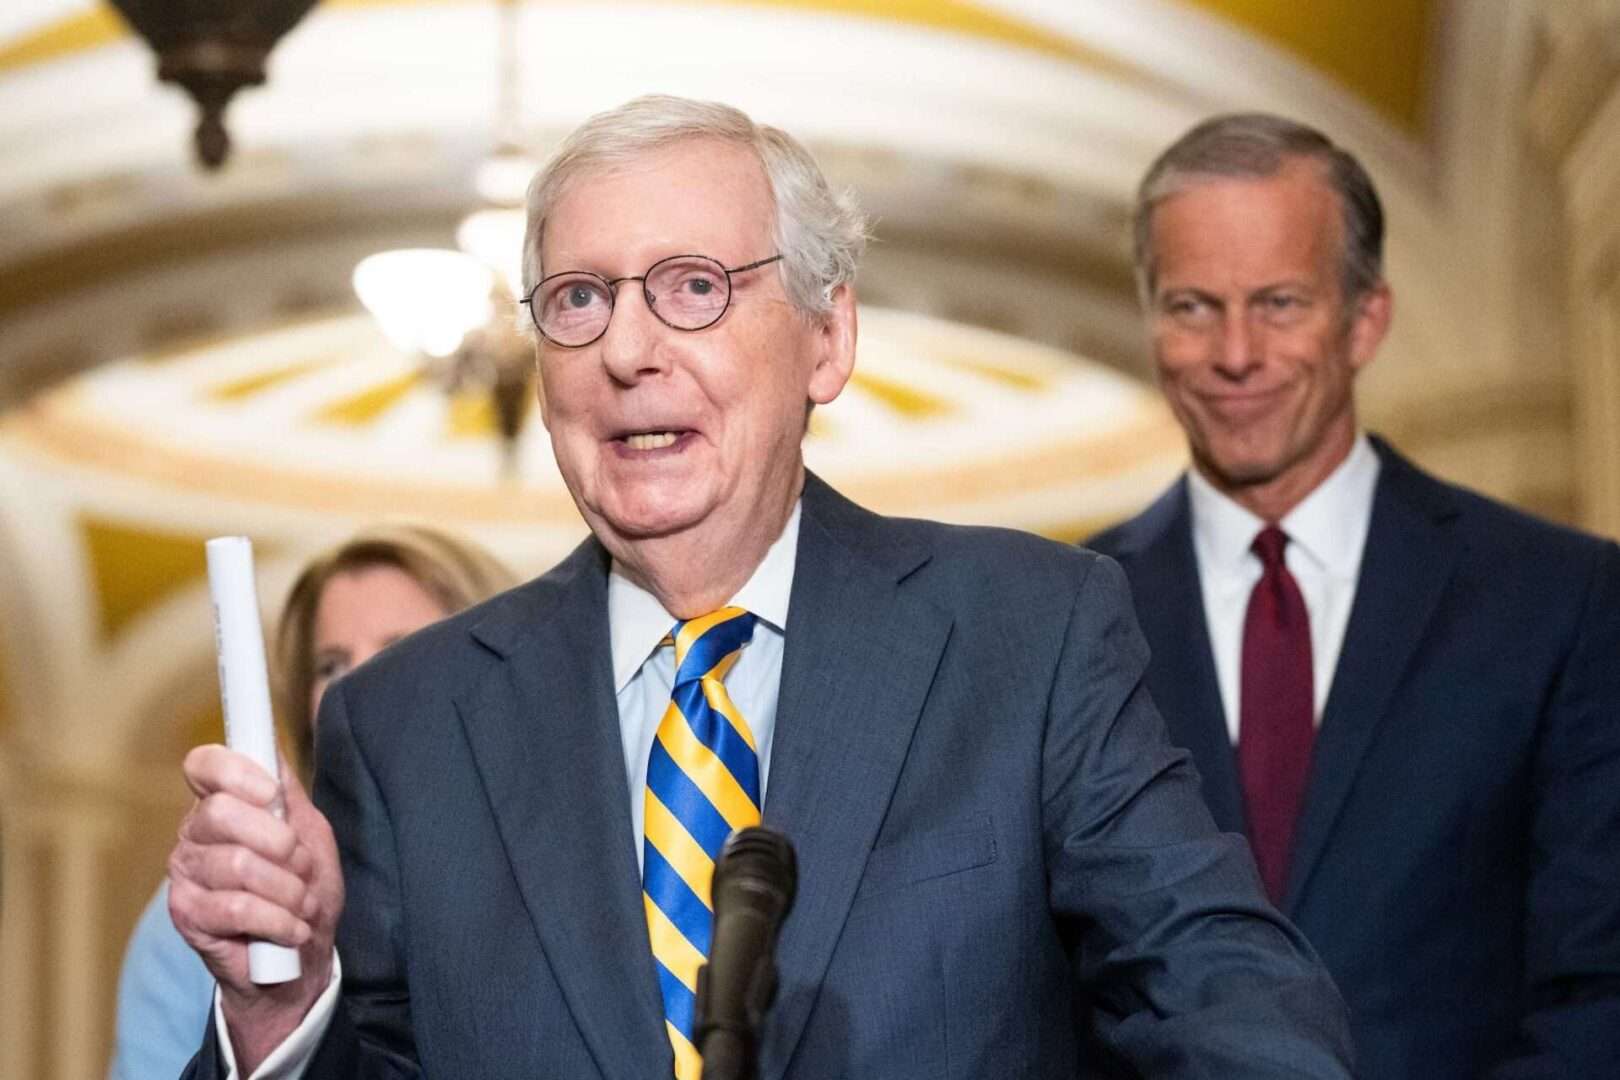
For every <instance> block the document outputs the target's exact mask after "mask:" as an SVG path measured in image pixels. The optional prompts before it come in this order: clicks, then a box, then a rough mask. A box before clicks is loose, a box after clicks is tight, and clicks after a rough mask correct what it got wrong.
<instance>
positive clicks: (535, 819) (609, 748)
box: [457, 541, 673, 1080]
mask: <svg viewBox="0 0 1620 1080" xmlns="http://www.w3.org/2000/svg"><path fill="white" fill-rule="evenodd" d="M606 578H607V559H606V555H605V553H604V552H603V551H602V549H601V548H600V547H599V546H598V545H597V544H596V543H595V542H594V541H587V542H586V543H585V544H584V545H582V546H581V547H580V548H579V549H578V550H576V551H575V553H574V554H573V555H572V556H570V557H569V559H568V560H567V561H566V562H564V563H563V564H562V565H561V566H559V567H558V568H557V569H556V570H554V571H552V572H551V573H550V574H547V575H546V576H545V577H544V578H542V579H541V580H540V581H538V582H536V583H534V584H532V585H530V586H527V587H526V588H525V590H524V592H523V593H520V594H517V595H516V596H515V597H514V599H515V600H519V601H522V603H513V604H510V605H508V606H507V608H505V609H504V610H503V611H500V612H497V613H496V614H495V615H493V616H492V617H491V618H490V619H488V620H485V621H484V622H483V623H480V624H479V625H478V626H477V627H475V628H474V633H475V635H476V636H478V637H479V639H480V640H482V641H483V642H484V643H485V644H486V645H488V646H489V647H491V648H493V649H494V650H495V651H496V652H498V653H500V654H501V655H503V656H504V657H505V663H503V664H499V665H496V666H495V667H493V668H492V669H491V671H490V673H489V674H488V675H487V677H486V678H485V679H484V680H483V681H482V682H481V683H480V684H478V685H477V686H476V687H475V688H473V689H472V690H471V691H470V692H469V693H468V694H466V695H465V696H464V697H463V698H462V699H461V700H459V701H458V703H457V705H458V708H460V710H461V717H462V722H463V724H464V726H465V727H466V730H467V737H468V739H469V741H470V742H471V744H472V748H473V754H474V758H475V760H476V762H477V767H478V770H479V774H480V776H481V778H482V780H483V783H484V787H485V790H486V792H487V794H488V796H489V803H490V806H491V808H492V810H493V812H494V815H495V819H496V822H497V825H498V827H499V829H500V834H501V838H502V841H503V843H504V844H505V847H506V853H507V858H508V859H509V860H510V862H511V868H512V873H513V875H514V876H515V877H516V879H517V883H518V888H519V891H520V892H521V893H522V896H523V900H524V904H525V906H526V907H527V908H528V912H529V916H530V918H531V919H532V920H533V922H534V928H535V931H536V933H537V934H538V935H539V938H540V942H541V945H542V947H543V948H544V950H545V954H546V959H547V961H548V962H549V966H550V969H551V972H552V973H553V974H554V975H555V977H556V979H557V982H558V984H559V985H560V986H561V988H562V993H563V996H564V998H565V999H566V1001H567V1004H568V1008H569V1010H570V1011H571V1012H572V1014H573V1016H574V1020H575V1023H576V1024H577V1026H578V1027H579V1030H580V1032H581V1034H582V1035H583V1037H584V1039H585V1041H586V1043H587V1044H588V1045H589V1047H590V1049H591V1053H592V1054H593V1055H594V1056H595V1058H596V1060H597V1062H598V1063H599V1064H600V1065H601V1068H602V1072H603V1074H604V1075H605V1076H607V1077H610V1078H613V1080H629V1078H631V1077H638V1076H646V1075H648V1073H649V1072H650V1071H652V1069H651V1066H652V1064H654V1063H655V1062H654V1061H652V1060H650V1059H649V1055H654V1054H659V1053H663V1054H664V1055H665V1056H666V1057H668V1054H669V1043H668V1040H667V1039H666V1037H665V1035H664V1025H663V1019H662V1016H663V1009H662V1005H661V1003H660V1001H659V997H658V990H657V978H656V975H655V974H654V970H653V966H652V959H651V953H650V952H649V949H648V946H647V927H646V916H645V914H644V912H643V911H642V905H641V882H640V876H639V874H638V872H637V869H636V853H635V850H634V846H633V834H632V829H631V822H630V810H629V803H628V794H627V790H626V780H625V771H624V750H623V745H622V743H621V741H620V736H619V722H618V710H617V706H616V703H615V701H614V696H613V675H612V662H611V646H610V643H609V637H608V628H607V593H606ZM659 1071H660V1072H662V1073H665V1074H668V1073H670V1072H671V1071H673V1059H670V1061H669V1064H668V1066H667V1067H665V1068H663V1069H661V1070H659Z"/></svg>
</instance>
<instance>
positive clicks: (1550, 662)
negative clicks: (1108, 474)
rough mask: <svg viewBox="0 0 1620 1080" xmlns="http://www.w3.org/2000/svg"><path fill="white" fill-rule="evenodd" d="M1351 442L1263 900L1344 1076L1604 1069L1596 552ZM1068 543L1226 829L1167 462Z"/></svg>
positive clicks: (1608, 882) (1605, 589)
mask: <svg viewBox="0 0 1620 1080" xmlns="http://www.w3.org/2000/svg"><path fill="white" fill-rule="evenodd" d="M1374 445H1375V447H1376V449H1377V451H1378V454H1379V457H1380V459H1381V460H1382V463H1383V464H1382V471H1381V473H1380V476H1379V481H1378V487H1377V491H1376V494H1375V496H1374V500H1373V513H1372V523H1371V529H1370V533H1369V535H1368V538H1367V546H1366V551H1365V554H1364V555H1363V557H1362V566H1361V576H1360V580H1359V581H1358V583H1357V586H1356V595H1355V600H1354V603H1353V605H1352V608H1351V614H1350V622H1349V627H1348V630H1347V632H1346V636H1345V641H1344V647H1343V651H1342V653H1341V655H1340V658H1339V662H1338V668H1337V670H1336V672H1335V673H1334V676H1333V683H1332V686H1331V687H1330V690H1329V694H1328V698H1327V704H1326V707H1325V709H1324V711H1323V715H1322V724H1321V729H1320V732H1319V733H1318V736H1317V741H1316V747H1315V752H1314V758H1313V761H1312V765H1311V774H1310V779H1309V786H1308V790H1307V793H1306V797H1305V805H1304V808H1303V810H1302V816H1301V820H1300V823H1299V826H1298V832H1297V836H1296V851H1295V855H1294V858H1293V862H1292V864H1291V866H1290V873H1289V879H1288V887H1287V894H1286V896H1285V898H1284V902H1283V913H1284V914H1285V915H1287V916H1288V917H1289V918H1290V919H1292V920H1293V921H1294V922H1295V923H1296V924H1297V925H1298V926H1299V928H1300V929H1301V930H1303V931H1304V932H1305V935H1306V937H1308V938H1309V939H1310V940H1311V942H1312V944H1314V945H1315V946H1316V948H1317V950H1318V952H1319V953H1320V954H1321V955H1322V958H1323V959H1324V960H1325V961H1326V962H1327V965H1328V969H1329V970H1330V971H1331V972H1332V973H1333V975H1334V978H1335V979H1336V981H1337V982H1338V985H1339V988H1340V990H1341V991H1342V992H1343V993H1344V996H1345V1000H1346V1002H1347V1003H1348V1004H1349V1005H1350V1009H1351V1018H1352V1028H1353V1031H1354V1033H1355V1038H1356V1048H1357V1056H1358V1059H1359V1062H1360V1066H1361V1069H1362V1071H1363V1073H1364V1075H1366V1076H1368V1077H1374V1078H1378V1080H1383V1078H1412V1080H1419V1078H1421V1080H1443V1078H1450V1077H1455V1078H1459V1080H1460V1078H1464V1077H1467V1078H1474V1077H1479V1076H1482V1075H1485V1076H1491V1077H1497V1078H1502V1080H1506V1078H1509V1077H1514V1078H1530V1077H1546V1078H1548V1080H1553V1078H1559V1080H1574V1078H1582V1077H1591V1078H1594V1080H1596V1078H1598V1077H1604V1078H1613V1077H1616V1076H1620V549H1617V548H1616V546H1615V545H1614V544H1612V543H1605V542H1601V541H1599V540H1596V539H1594V538H1592V537H1589V536H1584V535H1581V534H1578V533H1575V532H1572V531H1569V530H1566V529H1562V528H1558V527H1555V526H1553V525H1550V524H1547V523H1545V522H1542V521H1539V520H1537V519H1534V518H1531V517H1529V516H1527V515H1524V514H1521V513H1518V512H1516V511H1514V510H1511V509H1508V508H1506V507H1504V506H1501V505H1499V504H1497V503H1494V502H1491V501H1489V500H1487V499H1484V498H1481V497H1480V496H1478V495H1475V494H1471V493H1469V492H1467V491H1463V490H1461V489H1458V488H1456V487H1452V486H1449V485H1446V484H1443V483H1441V482H1440V481H1438V480H1436V479H1434V478H1432V477H1429V476H1427V475H1425V474H1424V473H1422V472H1420V471H1419V470H1418V469H1416V468H1415V467H1414V466H1412V465H1411V464H1410V463H1409V462H1407V461H1406V460H1405V459H1403V458H1402V457H1400V456H1399V455H1398V454H1396V453H1395V452H1394V451H1393V450H1391V449H1390V448H1389V447H1388V446H1387V445H1386V444H1384V443H1383V442H1381V441H1379V440H1376V439H1375V440H1374ZM1090 543H1091V545H1092V546H1093V547H1095V548H1096V549H1097V550H1099V551H1101V552H1104V553H1106V554H1109V555H1112V556H1113V557H1114V558H1116V559H1118V560H1119V562H1120V564H1121V565H1122V566H1123V567H1124V568H1125V571H1126V573H1127V574H1128V575H1129V577H1130V581H1131V588H1132V591H1133V593H1134V596H1135V601H1136V607H1137V612H1138V615H1139V617H1140V619H1141V623H1142V627H1143V630H1144V632H1145V633H1146V634H1147V638H1148V642H1149V644H1150V645H1151V647H1152V649H1153V658H1152V661H1151V662H1150V664H1149V666H1148V675H1147V682H1148V687H1149V689H1150V691H1151V693H1152V696H1153V700H1154V702H1155V703H1156V704H1157V705H1158V707H1159V709H1160V711H1161V712H1162V713H1163V715H1164V717H1165V720H1166V723H1167V725H1168V727H1169V730H1170V734H1171V737H1172V739H1173V740H1174V741H1175V742H1176V743H1177V744H1179V745H1181V746H1184V747H1186V748H1188V749H1190V750H1191V751H1192V753H1193V756H1194V758H1195V760H1196V762H1197V765H1198V769H1199V771H1200V773H1201V774H1202V775H1203V780H1204V794H1205V798H1206V800H1207V801H1208V803H1209V806H1210V809H1211V810H1212V812H1213V813H1214V816H1215V820H1216V822H1217V823H1219V824H1220V825H1221V827H1222V828H1225V829H1232V830H1242V829H1243V826H1244V815H1243V805H1242V794H1241V791H1240V788H1239V785H1238V775H1237V769H1236V761H1235V756H1234V753H1233V749H1232V746H1231V744H1230V740H1229V736H1228V733H1227V726H1226V721H1225V719H1224V715H1223V711H1222V705H1221V699H1220V693H1219V689H1218V687H1217V683H1216V676H1215V668H1214V664H1213V660H1212V659H1211V654H1210V646H1209V635H1208V630H1207V627H1206V623H1205V619H1204V611H1203V602H1202V593H1201V591H1200V587H1199V579H1198V568H1197V566H1196V564H1195V561H1194V555H1193V546H1192V531H1191V521H1190V517H1189V510H1188V500H1187V493H1186V481H1185V479H1183V480H1182V481H1180V482H1178V483H1177V484H1176V485H1174V486H1173V487H1172V488H1171V489H1170V490H1169V491H1168V492H1167V493H1166V494H1165V495H1163V496H1162V497H1161V498H1160V499H1159V500H1158V501H1157V502H1156V503H1154V505H1153V506H1152V507H1150V508H1149V509H1148V510H1147V511H1146V512H1144V513H1143V514H1141V515H1140V516H1139V517H1137V518H1135V519H1133V520H1131V521H1129V522H1127V523H1125V524H1123V525H1121V526H1118V527H1117V528H1114V529H1112V530H1109V531H1108V532H1106V533H1104V534H1102V535H1101V536H1098V537H1096V538H1095V539H1093V540H1092V541H1090Z"/></svg>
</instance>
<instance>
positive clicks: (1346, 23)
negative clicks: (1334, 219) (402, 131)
mask: <svg viewBox="0 0 1620 1080" xmlns="http://www.w3.org/2000/svg"><path fill="white" fill-rule="evenodd" d="M456 2H460V3H483V4H487V3H488V2H489V0H322V3H323V6H325V7H328V8H342V7H377V6H385V5H405V4H422V3H438V4H443V3H456ZM706 2H707V3H710V4H712V5H713V6H717V7H718V6H728V5H729V6H732V7H760V8H785V9H797V10H802V11H810V12H829V13H835V14H837V15H840V16H846V17H848V16H853V17H859V18H868V19H881V20H890V21H894V22H899V23H904V24H909V25H914V26H921V27H927V28H931V29H936V30H941V31H945V32H949V33H956V34H963V35H968V36H974V37H981V38H985V39H987V40H991V41H996V42H998V43H1001V44H1008V45H1014V46H1017V47H1021V48H1027V49H1032V50H1035V51H1038V52H1044V53H1047V54H1049V55H1052V56H1055V57H1059V58H1062V59H1066V60H1070V61H1073V62H1078V63H1082V64H1086V65H1091V66H1096V67H1099V68H1102V69H1106V70H1111V71H1113V72H1115V73H1117V74H1126V75H1130V74H1133V73H1134V69H1133V65H1131V64H1130V63H1129V62H1128V60H1127V59H1126V58H1125V57H1123V56H1122V55H1119V54H1114V53H1111V52H1109V51H1107V50H1103V49H1099V48H1096V47H1092V46H1089V45H1087V44H1085V43H1083V42H1078V41H1075V40H1074V39H1073V38H1071V37H1068V36H1065V35H1063V34H1060V33H1055V32H1053V31H1052V30H1050V29H1049V28H1047V27H1045V26H1043V25H1042V24H1041V22H1040V21H1039V20H1035V19H1028V18H1024V17H1021V16H1020V15H1019V14H1017V13H1016V11H1015V8H1016V5H997V4H993V3H972V2H968V0H706ZM1173 2H1179V3H1183V4H1187V5H1190V6H1194V7H1198V8H1202V9H1204V10H1206V11H1208V12H1209V13H1210V14H1213V15H1215V16H1217V17H1219V18H1221V19H1223V20H1225V21H1227V22H1229V23H1232V24H1234V25H1235V26H1237V27H1239V28H1241V29H1243V30H1244V31H1247V32H1249V33H1252V34H1254V35H1256V36H1257V37H1259V38H1261V39H1264V40H1267V41H1270V42H1272V43H1273V44H1276V45H1280V46H1282V47H1283V48H1285V49H1288V50H1289V51H1291V52H1293V53H1294V54H1296V55H1297V56H1299V57H1300V58H1301V59H1303V60H1304V61H1305V62H1306V63H1308V64H1310V65H1311V66H1313V67H1315V68H1317V69H1319V70H1320V71H1322V72H1324V73H1325V74H1327V75H1329V76H1331V77H1332V78H1334V79H1335V80H1337V81H1338V82H1340V83H1341V84H1342V85H1343V86H1344V87H1345V88H1346V89H1348V90H1349V91H1350V92H1352V93H1353V94H1355V95H1357V96H1358V97H1360V98H1362V99H1363V100H1365V101H1366V102H1368V103H1369V104H1370V105H1372V106H1373V107H1374V108H1376V109H1378V110H1379V111H1380V112H1382V113H1383V114H1384V115H1385V116H1386V117H1387V118H1388V119H1390V120H1391V121H1393V122H1394V123H1396V124H1398V125H1399V126H1401V127H1402V128H1404V129H1405V130H1407V131H1408V132H1411V133H1413V134H1419V133H1421V131H1422V129H1423V123H1424V119H1425V111H1426V100H1425V95H1426V93H1427V92H1428V90H1429V87H1430V81H1431V78H1432V73H1431V72H1430V70H1429V67H1430V64H1431V61H1432V50H1431V47H1430V46H1431V43H1432V40H1433V24H1434V20H1435V17H1436V10H1435V9H1436V5H1437V0H1315V2H1313V3H1309V4H1302V3H1298V2H1294V0H1173ZM1004 8H1005V10H1004ZM127 33H128V30H127V28H126V27H125V26H124V24H123V22H122V21H121V19H120V18H119V17H118V16H117V15H116V14H115V13H114V12H113V11H112V10H111V9H110V8H109V7H108V6H106V5H105V4H103V3H96V2H94V0H12V3H11V4H10V5H8V8H7V10H6V11H5V12H4V13H0V71H4V70H5V69H6V68H7V67H12V66H20V65H25V64H29V63H34V62H38V61H41V60H46V59H50V58H53V57H57V56H61V55H64V54H66V53H69V52H72V51H74V50H78V49H84V48H91V47H94V46H97V45H102V44H106V43H108V42H111V41H114V40H117V39H118V38H120V37H122V36H124V35H126V34H127Z"/></svg>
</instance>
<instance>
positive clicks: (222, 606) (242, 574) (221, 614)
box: [207, 536, 300, 985]
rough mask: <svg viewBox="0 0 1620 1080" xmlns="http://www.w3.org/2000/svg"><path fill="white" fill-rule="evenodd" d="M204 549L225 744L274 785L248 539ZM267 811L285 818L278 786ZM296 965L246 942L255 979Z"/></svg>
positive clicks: (280, 979)
mask: <svg viewBox="0 0 1620 1080" xmlns="http://www.w3.org/2000/svg"><path fill="white" fill-rule="evenodd" d="M207 551H208V590H209V592H210V593H211V594H212V595H213V598H214V647H215V648H216V650H217V651H218V653H219V700H220V704H221V706H222V707H223V708H224V711H225V743H226V745H227V746H229V747H230V748H231V749H232V750H235V751H236V752H237V753H239V754H245V755H246V756H247V757H249V758H251V759H252V760H253V761H254V762H255V763H257V764H258V765H259V767H260V768H262V769H264V771H265V772H267V773H269V774H270V775H271V776H273V777H275V778H276V782H277V784H278V785H279V784H280V781H281V773H280V771H279V769H278V766H277V761H276V733H275V725H274V723H273V722H272V719H271V712H270V674H269V671H268V670H267V669H266V667H265V662H264V627H263V625H262V624H261V623H260V622H259V594H258V592H257V591H256V590H255V588H254V585H253V543H252V541H250V540H249V539H248V538H247V537H245V536H221V537H218V538H216V539H213V540H210V541H208V545H207ZM272 810H274V812H275V814H276V816H277V817H281V818H285V817H286V812H287V811H286V806H285V804H284V803H283V802H282V798H281V794H280V791H279V790H278V791H277V794H276V802H275V805H274V806H273V807H272ZM299 970H300V969H299V964H298V950H297V949H293V948H289V947H288V946H286V945H276V944H274V943H272V942H268V941H255V942H252V943H251V944H249V945H248V977H249V978H251V979H252V980H253V981H254V982H256V983H259V984H261V985H269V984H272V983H284V982H288V981H290V980H292V979H296V978H298V974H299Z"/></svg>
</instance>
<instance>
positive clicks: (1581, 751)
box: [1488, 544, 1620, 1080]
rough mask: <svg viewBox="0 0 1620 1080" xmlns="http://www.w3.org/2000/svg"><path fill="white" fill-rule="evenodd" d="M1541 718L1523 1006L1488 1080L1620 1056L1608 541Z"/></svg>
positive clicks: (1618, 741) (1615, 582)
mask: <svg viewBox="0 0 1620 1080" xmlns="http://www.w3.org/2000/svg"><path fill="white" fill-rule="evenodd" d="M1581 599H1582V602H1583V611H1582V614H1581V618H1580V621H1579V624H1578V630H1577V633H1576V636H1575V639H1574V642H1573V644H1572V647H1571V649H1570V651H1569V654H1568V660H1567V662H1566V664H1565V667H1564V670H1563V672H1562V673H1561V675H1560V676H1559V678H1558V680H1557V683H1556V685H1555V688H1554V691H1553V693H1552V695H1551V697H1550V698H1549V701H1548V704H1547V709H1546V712H1545V713H1544V715H1543V717H1542V724H1541V729H1540V733H1539V741H1538V745H1537V749H1536V756H1535V762H1534V766H1533V767H1534V776H1533V778H1532V790H1533V793H1534V795H1533V797H1534V804H1533V806H1532V809H1531V821H1530V826H1529V829H1530V850H1529V852H1528V853H1527V858H1528V861H1529V875H1528V879H1527V885H1526V891H1525V898H1524V899H1525V927H1526V931H1525V942H1524V952H1525V981H1526V985H1525V988H1524V994H1525V1013H1524V1019H1523V1021H1522V1023H1521V1026H1520V1030H1519V1038H1518V1040H1517V1042H1516V1047H1515V1052H1514V1054H1513V1055H1512V1056H1511V1057H1510V1058H1509V1059H1508V1060H1506V1061H1504V1062H1502V1063H1500V1064H1499V1065H1498V1066H1497V1067H1496V1068H1494V1069H1492V1070H1491V1071H1490V1073H1489V1074H1488V1075H1489V1076H1490V1077H1491V1080H1541V1078H1546V1080H1553V1078H1555V1077H1556V1078H1558V1080H1585V1078H1588V1077H1590V1078H1593V1080H1596V1078H1598V1077H1612V1076H1614V1075H1615V1069H1616V1062H1620V548H1617V547H1616V546H1615V545H1613V544H1608V545H1605V546H1604V548H1603V549H1602V551H1601V553H1600V556H1599V558H1598V559H1597V560H1596V568H1595V570H1594V572H1593V574H1592V575H1591V578H1590V581H1589V584H1588V587H1587V588H1586V590H1585V591H1584V596H1583V597H1582V598H1581Z"/></svg>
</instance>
